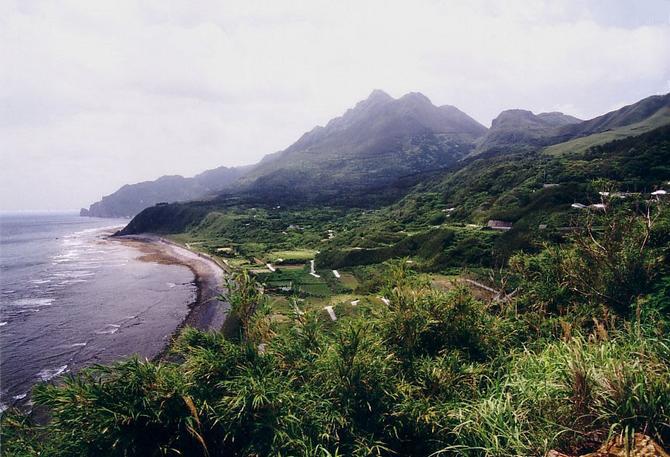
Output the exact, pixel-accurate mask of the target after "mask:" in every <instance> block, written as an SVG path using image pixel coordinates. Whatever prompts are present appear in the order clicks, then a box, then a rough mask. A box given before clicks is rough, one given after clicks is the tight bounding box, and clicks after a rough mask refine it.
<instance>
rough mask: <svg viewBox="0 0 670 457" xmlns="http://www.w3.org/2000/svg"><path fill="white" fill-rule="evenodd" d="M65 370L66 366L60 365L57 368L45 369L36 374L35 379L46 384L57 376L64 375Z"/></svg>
mask: <svg viewBox="0 0 670 457" xmlns="http://www.w3.org/2000/svg"><path fill="white" fill-rule="evenodd" d="M65 370H67V365H62V366H60V367H57V368H45V369H44V370H42V371H40V372H39V373H37V377H38V378H40V379H41V380H42V381H45V382H46V381H50V380H52V379H53V378H55V377H56V376H58V375H61V374H63V373H65Z"/></svg>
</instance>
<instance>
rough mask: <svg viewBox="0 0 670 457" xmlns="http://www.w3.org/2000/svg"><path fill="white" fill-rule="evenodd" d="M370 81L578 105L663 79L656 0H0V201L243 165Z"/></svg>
mask: <svg viewBox="0 0 670 457" xmlns="http://www.w3.org/2000/svg"><path fill="white" fill-rule="evenodd" d="M375 88H379V89H383V90H385V91H387V92H388V93H390V94H391V95H392V96H395V97H399V96H401V95H403V94H404V93H406V92H409V91H419V92H422V93H424V94H425V95H427V96H428V97H429V98H430V99H431V100H432V101H433V103H435V104H440V105H441V104H451V105H455V106H457V107H459V108H460V109H462V110H463V111H465V112H467V113H468V114H470V115H471V116H473V117H474V118H476V119H477V120H478V121H480V122H481V123H483V124H485V125H486V126H489V125H490V122H491V120H492V119H493V118H494V117H495V116H496V115H497V114H498V113H499V112H500V111H501V110H503V109H508V108H525V109H530V110H532V111H534V112H542V111H554V110H559V111H563V112H565V113H568V114H572V115H575V116H578V117H581V118H590V117H594V116H596V115H598V114H602V113H604V112H606V111H610V110H612V109H616V108H618V107H621V106H623V105H625V104H628V103H632V102H635V101H637V100H639V99H641V98H644V97H646V96H649V95H652V94H659V93H667V92H670V2H669V1H668V0H630V1H623V0H595V1H586V0H582V1H580V0H569V1H556V0H547V1H530V0H529V1H522V0H518V1H473V0H467V1H465V0H464V1H430V0H426V1H397V2H394V1H389V0H383V1H382V0H380V1H368V0H355V1H342V0H338V1H335V0H333V1H318V0H305V1H279V0H273V1H267V2H254V1H250V0H241V1H231V0H225V1H223V0H212V1H208V0H184V1H179V0H174V1H166V0H152V1H132V0H128V1H126V0H110V1H102V0H95V1H91V0H78V1H58V0H45V1H32V0H17V1H12V0H0V154H2V157H1V161H0V200H1V201H0V209H2V210H18V209H30V210H35V209H49V210H56V209H78V208H79V207H82V206H88V205H89V204H90V203H92V202H93V201H95V200H98V199H99V198H100V197H101V196H102V195H106V194H109V193H111V192H113V191H115V190H116V189H117V188H118V187H120V186H121V185H123V184H125V183H133V182H138V181H143V180H148V179H155V178H157V177H159V176H161V175H164V174H182V175H185V176H191V175H193V174H196V173H198V172H201V171H203V170H205V169H208V168H213V167H216V166H220V165H240V164H249V163H253V162H256V161H257V160H259V159H260V158H261V157H262V156H263V155H264V154H267V153H270V152H274V151H277V150H281V149H284V148H285V147H287V146H288V145H290V144H291V143H292V142H294V141H295V140H296V139H297V138H298V137H299V136H300V135H301V134H302V133H303V132H305V131H307V130H310V129H311V128H312V127H313V126H315V125H317V124H320V125H323V124H324V123H326V122H327V121H328V120H329V119H330V118H332V117H335V116H338V115H340V114H342V113H343V112H344V111H345V110H346V109H347V108H349V107H351V106H352V105H354V104H355V103H356V102H357V101H359V100H361V99H363V98H365V97H367V95H368V94H369V93H370V92H371V91H372V90H373V89H375Z"/></svg>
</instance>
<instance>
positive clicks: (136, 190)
mask: <svg viewBox="0 0 670 457" xmlns="http://www.w3.org/2000/svg"><path fill="white" fill-rule="evenodd" d="M247 170H248V167H238V168H227V167H219V168H215V169H213V170H207V171H205V172H203V173H200V174H199V175H196V176H194V177H192V178H184V177H183V176H177V175H175V176H162V177H160V178H158V179H156V180H154V181H145V182H141V183H137V184H129V185H125V186H123V187H121V188H120V189H119V190H117V191H116V192H114V193H113V194H111V195H107V196H105V197H103V198H102V200H100V201H99V202H96V203H93V204H92V205H91V206H90V207H89V208H88V209H86V208H82V209H81V211H80V215H82V216H92V217H133V216H135V215H136V214H137V213H139V212H140V211H142V210H143V209H145V208H147V207H149V206H153V205H155V204H157V203H162V202H166V203H169V202H178V201H188V200H195V199H200V198H205V197H208V196H213V195H215V194H216V193H217V192H219V191H221V189H223V188H224V187H226V186H227V185H229V184H231V183H232V182H234V181H235V180H236V179H238V178H239V177H240V176H242V175H243V174H244V173H245V172H246V171H247Z"/></svg>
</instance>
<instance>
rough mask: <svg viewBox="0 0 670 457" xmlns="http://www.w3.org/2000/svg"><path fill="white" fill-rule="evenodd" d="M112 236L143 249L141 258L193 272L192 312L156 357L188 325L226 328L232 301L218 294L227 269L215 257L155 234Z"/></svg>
mask: <svg viewBox="0 0 670 457" xmlns="http://www.w3.org/2000/svg"><path fill="white" fill-rule="evenodd" d="M109 239H110V240H111V241H118V242H120V243H123V244H125V245H128V246H132V247H133V248H135V249H138V250H139V251H141V252H142V253H143V255H141V256H140V257H139V259H138V260H140V261H144V262H154V263H162V264H167V265H181V266H184V267H186V268H188V269H189V270H191V272H192V273H193V276H194V278H193V284H194V285H195V287H196V298H195V300H194V301H193V302H191V303H190V304H189V305H188V308H189V311H188V313H187V315H186V317H185V318H184V319H183V320H182V321H181V323H180V324H179V325H178V326H177V327H176V328H175V329H174V332H173V333H172V338H171V339H170V342H169V343H168V344H167V345H166V346H165V348H164V349H163V350H162V351H161V352H160V353H158V354H157V355H156V356H155V359H160V358H162V357H163V356H164V355H165V353H166V352H167V350H168V349H169V347H170V344H171V342H172V341H173V340H174V338H175V337H176V336H177V335H179V333H180V332H181V330H182V329H183V328H184V327H186V326H190V327H194V328H196V329H198V330H202V331H219V330H222V329H223V326H224V323H225V322H226V317H227V315H228V310H229V309H230V304H229V303H228V302H223V301H219V300H218V299H217V297H218V296H219V295H221V294H222V293H224V292H225V286H224V284H223V281H224V278H225V275H226V273H227V272H226V271H225V270H224V269H223V268H222V267H221V266H220V265H219V264H218V263H216V262H215V261H214V260H213V259H211V258H209V257H207V256H206V255H205V254H202V253H199V252H196V251H193V250H190V249H188V248H186V247H184V246H182V245H180V244H177V243H175V242H173V241H170V240H168V239H165V238H163V237H161V236H159V235H155V234H141V235H121V236H117V235H114V236H110V237H109Z"/></svg>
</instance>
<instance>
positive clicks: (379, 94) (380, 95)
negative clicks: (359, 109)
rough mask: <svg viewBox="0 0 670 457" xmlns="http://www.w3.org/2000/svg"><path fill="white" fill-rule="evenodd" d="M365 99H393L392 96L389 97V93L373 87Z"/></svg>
mask: <svg viewBox="0 0 670 457" xmlns="http://www.w3.org/2000/svg"><path fill="white" fill-rule="evenodd" d="M367 100H370V101H389V100H393V97H391V96H390V95H389V94H387V93H386V92H384V91H383V90H381V89H375V90H373V91H372V92H370V95H369V96H368V98H367Z"/></svg>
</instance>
